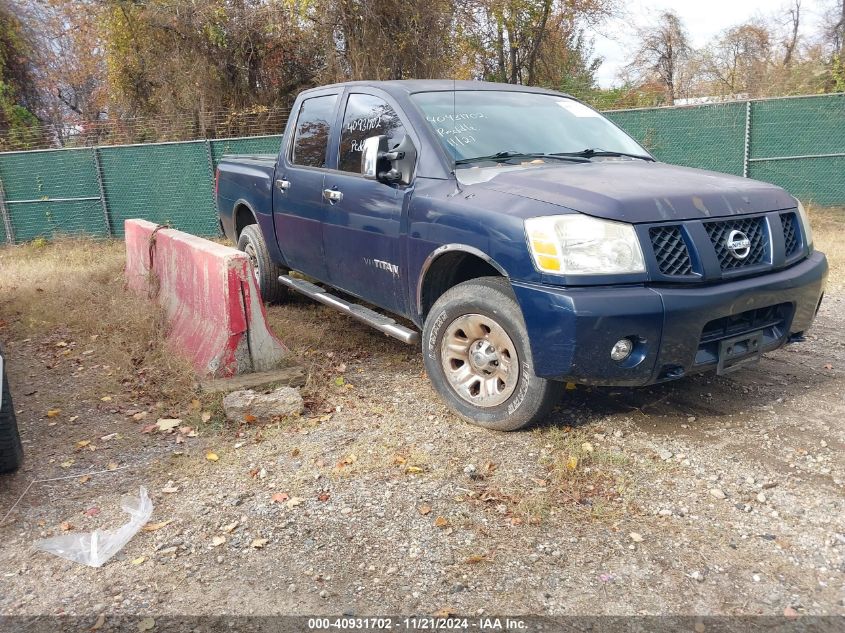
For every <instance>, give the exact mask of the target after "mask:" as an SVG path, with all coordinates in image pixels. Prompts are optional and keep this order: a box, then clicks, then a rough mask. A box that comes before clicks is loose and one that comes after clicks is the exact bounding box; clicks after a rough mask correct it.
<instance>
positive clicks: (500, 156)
mask: <svg viewBox="0 0 845 633" xmlns="http://www.w3.org/2000/svg"><path fill="white" fill-rule="evenodd" d="M512 158H553V159H556V160H571V161H575V162H579V163H585V162H589V161H588V159H587V157H586V156H579V155H577V154H543V153H540V152H534V153H526V152H513V151H505V152H497V153H495V154H491V155H490V156H476V157H474V158H459V159H458V160H456V161H455V164H456V165H466V164H468V163H480V162H484V161H491V162H495V163H498V162H505V161H508V160H510V159H512Z"/></svg>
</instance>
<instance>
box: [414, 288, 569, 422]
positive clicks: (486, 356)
mask: <svg viewBox="0 0 845 633" xmlns="http://www.w3.org/2000/svg"><path fill="white" fill-rule="evenodd" d="M423 359H424V361H425V368H426V371H427V372H428V376H429V378H430V379H431V382H432V384H433V385H434V388H435V389H436V390H437V392H438V393H439V394H440V396H441V397H442V398H443V400H444V401H445V402H446V404H447V405H449V407H450V408H451V409H452V410H453V411H454V412H455V413H457V414H458V415H459V416H460V417H462V418H463V419H464V420H466V421H468V422H470V423H472V424H476V425H478V426H482V427H484V428H487V429H492V430H496V431H514V430H516V429H519V428H522V427H524V426H526V425H528V424H530V423H531V422H536V421H538V420H540V419H541V418H542V417H543V416H545V415H546V414H547V413H548V412H549V411H550V410H551V408H552V407H553V406H554V404H555V403H556V402H557V400H558V398H559V397H560V393H561V386H562V385H561V383H558V382H554V381H551V380H546V379H544V378H538V377H537V376H536V375H535V374H534V366H533V362H532V360H531V350H530V346H529V342H528V333H527V331H526V329H525V323H524V321H523V319H522V311H521V310H520V308H519V305H518V304H517V302H516V299H515V298H514V296H513V292H512V291H511V288H510V284H509V283H508V282H507V280H506V279H503V278H501V277H482V278H479V279H473V280H470V281H466V282H464V283H462V284H458V285H457V286H455V287H453V288H451V289H449V290H447V291H446V292H445V293H443V295H442V296H441V297H440V298H439V299H438V300H437V301H436V302H435V304H434V306H433V307H432V308H431V311H430V312H429V314H428V318H427V319H426V321H425V325H424V327H423Z"/></svg>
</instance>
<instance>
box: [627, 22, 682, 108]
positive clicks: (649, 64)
mask: <svg viewBox="0 0 845 633" xmlns="http://www.w3.org/2000/svg"><path fill="white" fill-rule="evenodd" d="M639 39H640V43H639V46H638V48H637V50H636V52H635V53H634V59H633V61H632V62H631V63H630V64H628V66H627V69H628V70H630V71H632V72H633V73H634V74H636V75H639V78H640V80H641V81H654V80H656V81H658V82H659V83H660V84H661V85H662V86H663V88H664V90H665V92H666V100H667V102H668V104H669V105H672V104H673V103H674V102H675V99H676V98H677V97H678V96H679V87H680V83H681V77H682V75H683V73H684V66H685V64H686V63H687V62H688V61H689V60H690V58H691V55H692V47H691V46H690V43H689V35H688V34H687V30H686V27H685V26H684V24H683V22H682V20H681V18H680V16H679V15H678V14H677V13H675V12H674V11H664V12H663V13H661V14H660V17H659V18H658V20H657V23H656V24H654V25H652V26H649V27H646V28H643V29H640V30H639Z"/></svg>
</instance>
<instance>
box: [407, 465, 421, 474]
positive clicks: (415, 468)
mask: <svg viewBox="0 0 845 633" xmlns="http://www.w3.org/2000/svg"><path fill="white" fill-rule="evenodd" d="M422 471H423V469H422V468H420V467H419V466H408V467H407V468H406V469H405V472H406V473H407V474H409V475H417V474H419V473H421V472H422Z"/></svg>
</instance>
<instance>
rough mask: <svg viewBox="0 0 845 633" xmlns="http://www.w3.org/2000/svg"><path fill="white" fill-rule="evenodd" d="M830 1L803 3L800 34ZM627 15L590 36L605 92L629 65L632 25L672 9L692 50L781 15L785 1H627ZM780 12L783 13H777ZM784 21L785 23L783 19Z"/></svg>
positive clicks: (811, 26) (808, 29) (815, 21)
mask: <svg viewBox="0 0 845 633" xmlns="http://www.w3.org/2000/svg"><path fill="white" fill-rule="evenodd" d="M830 4H832V2H831V0H803V3H802V7H801V14H802V15H801V22H802V28H801V32H803V33H811V32H812V31H813V29H814V27H816V26H817V25H818V22H819V17H820V15H821V14H822V12H823V8H824V7H825V6H827V5H830ZM623 5H624V6H625V7H626V9H625V11H626V15H625V16H624V17H620V18H619V19H616V20H613V21H611V22H609V23H607V24H605V25H603V26H601V27H600V28H599V29H598V30H597V31H594V32H593V33H592V35H593V36H594V38H595V54H596V55H599V56H601V57H603V58H604V60H605V61H604V63H603V64H602V65H601V67H600V68H599V71H598V74H597V76H598V80H599V84H600V85H601V86H602V87H604V88H607V87H609V86H612V85H614V84H618V83H619V81H618V77H617V75H618V73H619V71H620V69H621V68H622V67H623V66H624V65H625V64H626V63H627V62H628V61H630V57H631V54H632V51H633V49H634V47H635V46H636V44H635V42H636V37H635V31H634V28H632V25H645V24H648V23H649V22H654V21H655V20H656V18H657V16H658V15H659V14H660V12H661V11H663V10H665V9H673V10H674V11H676V12H677V13H678V15H680V16H681V18H682V19H683V21H684V24H686V27H687V30H688V31H689V34H690V37H691V39H692V44H693V46H696V47H699V46H702V45H704V44H707V43H708V42H709V41H710V39H711V38H713V37H714V36H715V35H716V34H718V33H719V32H720V31H722V30H723V29H725V28H727V27H729V26H732V25H734V24H738V23H740V22H744V21H746V20H747V19H749V18H752V17H754V16H756V15H764V16H768V15H771V14H773V13H778V14H783V13H785V11H786V7H788V6H789V2H788V0H627V1H626V2H624V3H623ZM779 9H783V10H782V11H779ZM783 19H786V18H785V16H784V18H783Z"/></svg>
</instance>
